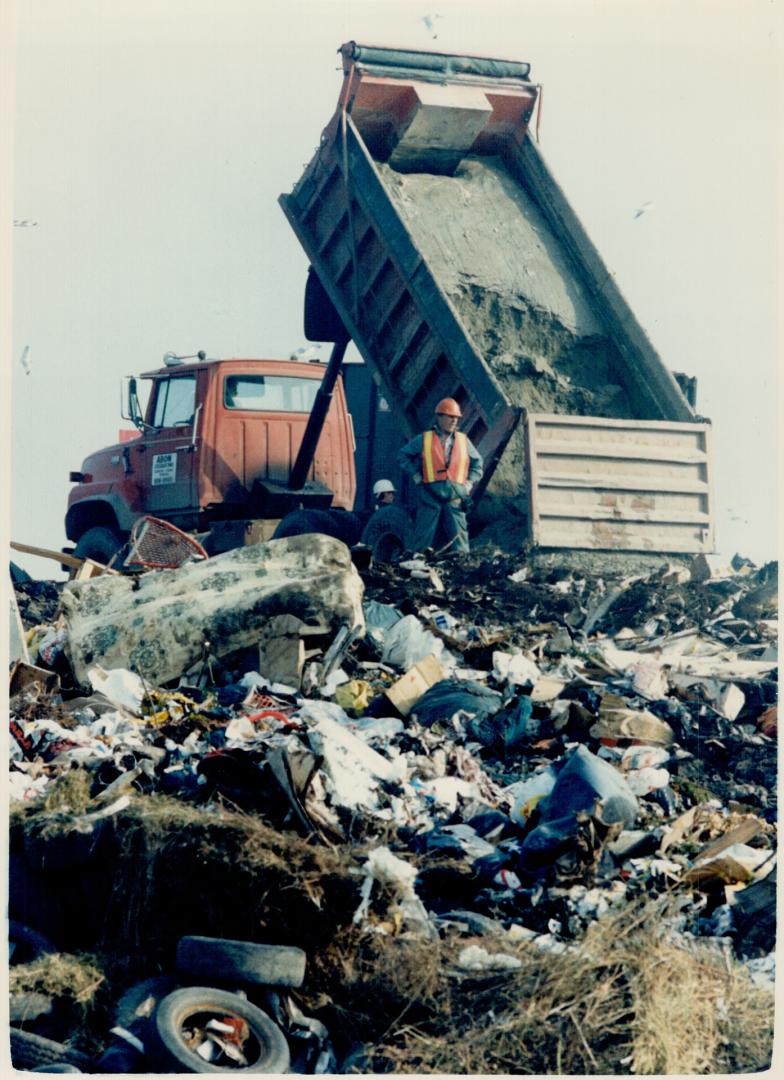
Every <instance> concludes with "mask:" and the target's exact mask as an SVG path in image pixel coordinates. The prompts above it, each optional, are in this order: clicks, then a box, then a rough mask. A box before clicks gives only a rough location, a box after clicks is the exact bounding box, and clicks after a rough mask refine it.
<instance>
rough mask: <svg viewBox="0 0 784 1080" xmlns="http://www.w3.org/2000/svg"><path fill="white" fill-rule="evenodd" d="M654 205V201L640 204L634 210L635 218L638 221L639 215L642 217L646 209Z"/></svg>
mask: <svg viewBox="0 0 784 1080" xmlns="http://www.w3.org/2000/svg"><path fill="white" fill-rule="evenodd" d="M652 206H653V202H644V203H643V204H642V206H638V207H637V209H636V210H635V212H634V220H635V221H636V220H637V218H638V217H642V215H643V214H644V213H645V211H646V210H649V209H650V208H651V207H652Z"/></svg>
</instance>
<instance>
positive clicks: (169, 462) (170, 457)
mask: <svg viewBox="0 0 784 1080" xmlns="http://www.w3.org/2000/svg"><path fill="white" fill-rule="evenodd" d="M176 479H177V455H176V454H154V455H153V459H152V486H153V487H155V486H156V485H158V484H173V483H174V481H175V480H176Z"/></svg>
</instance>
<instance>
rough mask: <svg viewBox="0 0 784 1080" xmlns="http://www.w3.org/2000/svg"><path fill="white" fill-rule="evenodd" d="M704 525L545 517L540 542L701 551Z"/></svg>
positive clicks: (613, 547)
mask: <svg viewBox="0 0 784 1080" xmlns="http://www.w3.org/2000/svg"><path fill="white" fill-rule="evenodd" d="M704 531H705V528H704V527H701V526H689V525H676V524H672V525H668V524H666V523H663V522H655V523H651V524H649V525H646V524H645V523H630V522H614V521H593V522H592V521H576V520H574V519H569V518H553V519H548V518H541V519H540V522H539V539H538V543H539V544H540V545H541V546H542V547H555V548H563V547H574V548H592V549H594V550H609V551H614V550H622V551H656V552H662V553H664V552H668V553H683V554H685V553H695V554H696V553H698V552H700V551H703V550H704V547H705V541H704V539H703V533H704Z"/></svg>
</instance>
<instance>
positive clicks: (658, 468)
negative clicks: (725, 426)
mask: <svg viewBox="0 0 784 1080" xmlns="http://www.w3.org/2000/svg"><path fill="white" fill-rule="evenodd" d="M525 435H526V462H527V468H528V480H529V483H528V508H529V538H530V540H531V542H532V543H533V544H534V545H535V546H536V547H540V548H591V549H594V550H609V551H613V550H623V551H650V552H661V553H672V554H687V553H698V552H706V553H707V552H711V551H713V547H714V527H713V502H712V492H711V463H710V425H709V424H706V423H688V422H686V423H682V422H670V421H663V420H609V419H605V418H602V417H593V416H561V415H557V414H554V413H528V414H527V415H526V420H525Z"/></svg>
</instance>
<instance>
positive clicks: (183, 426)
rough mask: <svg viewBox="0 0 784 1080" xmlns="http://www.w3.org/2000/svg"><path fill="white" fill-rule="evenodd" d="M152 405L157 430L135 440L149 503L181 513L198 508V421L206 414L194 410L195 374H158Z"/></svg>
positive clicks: (159, 511) (151, 507)
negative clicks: (195, 486) (202, 414)
mask: <svg viewBox="0 0 784 1080" xmlns="http://www.w3.org/2000/svg"><path fill="white" fill-rule="evenodd" d="M151 409H152V414H151V415H152V421H151V422H152V425H153V430H152V431H148V432H146V433H145V434H144V435H143V436H142V437H141V438H140V439H139V440H138V441H135V442H134V443H133V447H134V450H133V452H134V456H135V457H136V460H137V461H138V467H139V471H140V473H141V475H143V476H144V490H145V494H146V498H145V500H144V502H145V509H147V510H148V511H149V512H150V513H153V514H160V515H163V516H166V515H167V514H169V513H172V512H174V513H175V516H177V514H176V512H177V511H180V512H182V513H184V512H187V511H188V510H191V509H193V508H195V490H194V478H195V476H196V459H197V457H198V454H199V447H200V444H201V439H200V435H199V430H198V427H199V421H200V420H202V419H203V417H202V416H201V412H200V411H199V414H198V415H197V414H196V374H195V373H194V372H188V373H183V374H182V375H170V376H166V377H163V378H160V379H156V380H155V387H154V389H153V400H152V402H151ZM194 422H195V425H196V427H195V429H194ZM194 435H195V437H194Z"/></svg>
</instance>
